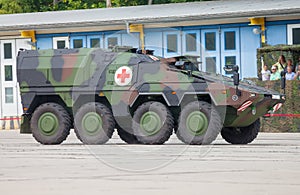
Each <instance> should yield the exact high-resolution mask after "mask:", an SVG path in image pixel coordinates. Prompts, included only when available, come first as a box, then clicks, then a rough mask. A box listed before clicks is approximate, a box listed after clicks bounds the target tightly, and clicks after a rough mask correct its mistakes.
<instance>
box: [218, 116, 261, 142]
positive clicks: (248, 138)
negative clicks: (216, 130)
mask: <svg viewBox="0 0 300 195" xmlns="http://www.w3.org/2000/svg"><path fill="white" fill-rule="evenodd" d="M259 129H260V120H259V119H257V120H256V121H255V122H254V123H252V124H251V125H249V126H247V127H240V128H236V127H224V128H223V129H222V131H221V135H222V137H223V138H224V139H225V140H226V141H227V142H228V143H231V144H249V143H251V142H252V141H253V140H254V139H255V138H256V137H257V135H258V132H259Z"/></svg>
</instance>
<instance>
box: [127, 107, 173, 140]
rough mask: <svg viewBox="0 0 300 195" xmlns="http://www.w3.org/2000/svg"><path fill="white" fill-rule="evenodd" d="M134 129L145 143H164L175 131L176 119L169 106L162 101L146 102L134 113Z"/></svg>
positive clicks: (137, 136)
mask: <svg viewBox="0 0 300 195" xmlns="http://www.w3.org/2000/svg"><path fill="white" fill-rule="evenodd" d="M132 126H133V131H134V134H135V136H136V138H137V140H138V141H139V142H141V143H143V144H163V143H165V142H166V141H167V140H168V139H169V138H170V136H171V135H172V132H173V127H174V119H173V116H172V114H171V112H170V111H169V110H168V108H167V107H166V106H165V105H164V104H162V103H160V102H146V103H144V104H142V105H140V106H139V107H138V108H137V109H136V111H135V112H134V115H133V125H132Z"/></svg>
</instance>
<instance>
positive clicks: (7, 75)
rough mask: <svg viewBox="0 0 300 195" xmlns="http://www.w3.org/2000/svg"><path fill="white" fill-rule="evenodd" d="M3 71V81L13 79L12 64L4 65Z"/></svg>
mask: <svg viewBox="0 0 300 195" xmlns="http://www.w3.org/2000/svg"><path fill="white" fill-rule="evenodd" d="M4 72H5V81H12V80H13V74H12V65H5V66H4Z"/></svg>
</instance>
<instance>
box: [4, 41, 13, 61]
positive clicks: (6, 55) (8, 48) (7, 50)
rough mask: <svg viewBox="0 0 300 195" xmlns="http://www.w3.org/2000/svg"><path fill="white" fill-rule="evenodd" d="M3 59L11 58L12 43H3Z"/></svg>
mask: <svg viewBox="0 0 300 195" xmlns="http://www.w3.org/2000/svg"><path fill="white" fill-rule="evenodd" d="M3 46H4V59H12V45H11V43H4V44H3Z"/></svg>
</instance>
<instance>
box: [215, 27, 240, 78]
mask: <svg viewBox="0 0 300 195" xmlns="http://www.w3.org/2000/svg"><path fill="white" fill-rule="evenodd" d="M239 34H240V33H239V28H226V29H222V30H221V48H220V49H221V66H222V67H223V66H225V65H239V66H240V67H241V64H240V47H239V45H240V44H239V43H240V36H239ZM221 71H222V74H223V75H225V71H224V70H223V68H221Z"/></svg>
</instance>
